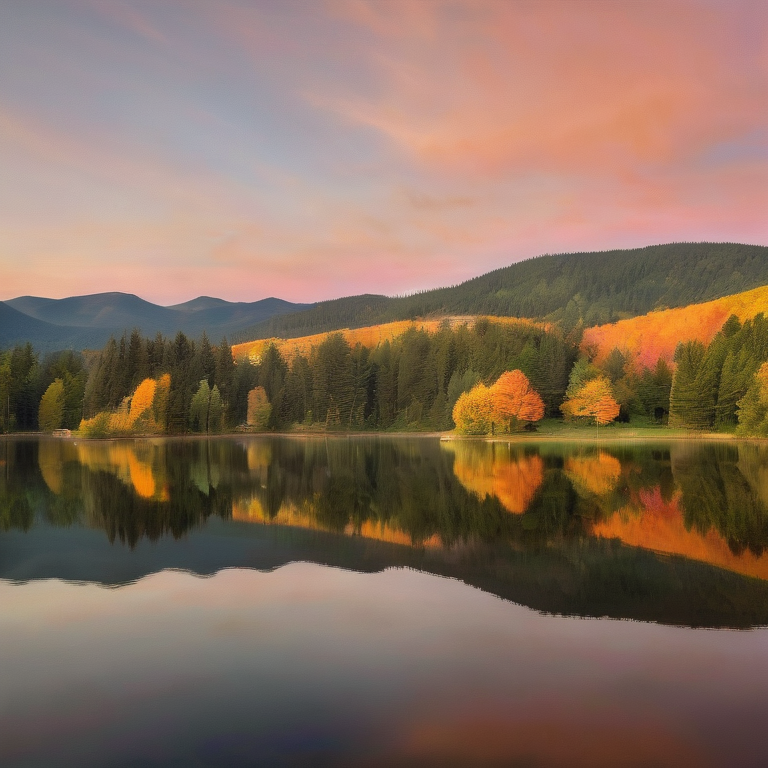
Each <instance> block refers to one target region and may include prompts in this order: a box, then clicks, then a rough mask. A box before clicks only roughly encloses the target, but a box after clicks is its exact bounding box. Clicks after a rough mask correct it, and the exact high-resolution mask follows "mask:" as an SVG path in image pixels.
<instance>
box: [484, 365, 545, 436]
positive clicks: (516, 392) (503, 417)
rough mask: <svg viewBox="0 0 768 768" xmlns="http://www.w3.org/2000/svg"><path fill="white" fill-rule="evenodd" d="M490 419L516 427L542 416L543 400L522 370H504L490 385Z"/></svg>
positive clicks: (509, 426) (508, 427) (510, 429)
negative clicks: (491, 406)
mask: <svg viewBox="0 0 768 768" xmlns="http://www.w3.org/2000/svg"><path fill="white" fill-rule="evenodd" d="M490 391H491V400H492V405H493V410H492V419H493V421H494V422H496V421H499V422H501V423H502V424H504V426H506V428H507V431H509V432H511V431H513V429H516V428H517V426H518V424H520V423H521V422H525V423H532V422H534V421H539V420H541V418H542V417H543V416H544V401H543V400H542V399H541V397H540V396H539V393H538V392H536V390H535V389H533V387H531V382H530V381H528V377H527V376H526V375H525V374H524V373H523V372H522V371H506V372H505V373H502V374H501V376H499V378H498V379H497V380H496V383H495V384H494V385H493V386H492V387H491V390H490Z"/></svg>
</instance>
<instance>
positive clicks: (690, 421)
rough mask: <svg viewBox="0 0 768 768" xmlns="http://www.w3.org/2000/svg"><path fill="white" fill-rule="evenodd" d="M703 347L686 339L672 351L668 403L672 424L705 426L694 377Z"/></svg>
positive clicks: (701, 427) (693, 426)
mask: <svg viewBox="0 0 768 768" xmlns="http://www.w3.org/2000/svg"><path fill="white" fill-rule="evenodd" d="M705 354H706V349H705V347H704V345H703V344H702V343H701V342H700V341H686V342H682V343H680V344H678V345H677V349H676V350H675V363H676V365H677V367H676V369H675V375H674V378H673V379H672V390H671V393H670V403H669V420H670V422H671V423H675V424H681V425H683V426H687V427H692V428H696V429H703V428H705V427H706V426H707V421H706V418H707V417H706V412H705V409H704V408H702V403H701V392H700V390H699V387H698V383H699V382H698V381H697V377H698V375H699V371H700V370H701V364H702V362H703V361H704V356H705Z"/></svg>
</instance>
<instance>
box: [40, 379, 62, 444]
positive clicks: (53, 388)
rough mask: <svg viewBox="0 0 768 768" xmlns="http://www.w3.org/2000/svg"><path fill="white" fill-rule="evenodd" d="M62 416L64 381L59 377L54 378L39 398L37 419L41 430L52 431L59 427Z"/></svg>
mask: <svg viewBox="0 0 768 768" xmlns="http://www.w3.org/2000/svg"><path fill="white" fill-rule="evenodd" d="M63 418H64V382H63V381H62V380H61V379H56V381H54V382H53V383H52V384H51V385H50V386H49V387H48V389H46V390H45V394H44V395H43V397H42V398H41V400H40V409H39V411H38V416H37V420H38V424H39V425H40V429H41V430H43V432H53V430H54V429H60V428H61V422H62V419H63Z"/></svg>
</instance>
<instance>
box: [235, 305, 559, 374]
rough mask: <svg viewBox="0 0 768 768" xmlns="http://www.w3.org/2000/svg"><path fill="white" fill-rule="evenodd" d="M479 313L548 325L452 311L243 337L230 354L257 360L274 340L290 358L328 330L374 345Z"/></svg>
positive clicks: (471, 321)
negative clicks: (306, 332)
mask: <svg viewBox="0 0 768 768" xmlns="http://www.w3.org/2000/svg"><path fill="white" fill-rule="evenodd" d="M481 317H484V318H485V319H487V320H489V321H491V322H494V323H504V324H508V325H514V324H524V325H538V326H540V327H542V328H546V327H548V326H547V325H546V324H544V323H536V322H534V321H533V320H528V319H526V318H519V317H485V316H480V315H453V316H450V317H440V318H435V319H432V320H397V321H395V322H391V323H382V324H380V325H369V326H367V327H365V328H352V329H350V328H343V329H341V330H340V331H328V332H326V333H315V334H313V335H311V336H300V337H299V338H296V339H277V338H272V339H259V340H257V341H246V342H243V343H242V344H235V345H234V346H233V347H232V355H233V357H234V358H235V360H237V359H239V358H241V357H248V358H249V359H250V360H251V361H252V362H254V363H258V362H259V360H260V358H261V355H262V354H263V352H264V350H265V349H266V348H267V347H268V346H269V345H270V344H274V345H275V346H276V347H277V348H278V350H280V353H281V354H282V356H283V357H284V358H285V359H286V360H291V358H293V356H294V355H295V354H296V353H297V352H299V353H300V354H302V355H305V356H306V355H309V351H310V350H311V349H312V347H316V346H317V345H318V344H321V343H322V342H323V341H324V340H325V339H326V338H327V337H328V336H329V335H330V334H331V333H342V334H343V335H344V338H345V339H346V340H347V341H348V342H349V344H350V345H351V346H353V347H354V346H355V345H356V344H361V345H362V346H364V347H376V346H377V345H379V344H383V343H384V342H385V341H392V340H393V339H396V338H397V337H398V336H402V335H403V334H404V333H405V332H406V331H408V330H410V329H411V328H415V329H417V330H420V331H427V332H428V333H436V332H437V330H438V329H439V328H440V325H441V324H442V323H443V322H444V321H446V320H447V321H448V323H449V324H450V325H451V327H452V328H455V327H457V326H460V325H466V326H469V327H471V326H473V325H474V324H475V322H477V320H479V319H480V318H481Z"/></svg>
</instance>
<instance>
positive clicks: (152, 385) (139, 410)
mask: <svg viewBox="0 0 768 768" xmlns="http://www.w3.org/2000/svg"><path fill="white" fill-rule="evenodd" d="M156 389H157V382H156V381H155V380H154V379H144V381H142V382H141V384H139V386H138V387H136V391H135V392H134V393H133V397H132V398H131V409H130V412H129V421H130V423H131V424H135V423H136V420H137V419H138V418H140V417H141V416H143V415H144V414H145V413H146V412H147V411H148V410H149V409H150V408H151V407H152V402H153V400H154V399H155V390H156Z"/></svg>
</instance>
